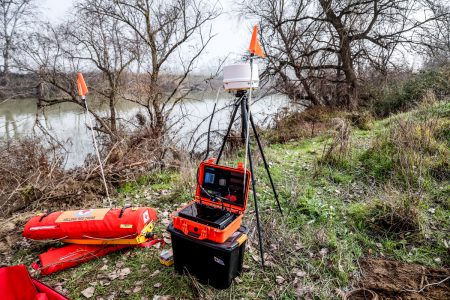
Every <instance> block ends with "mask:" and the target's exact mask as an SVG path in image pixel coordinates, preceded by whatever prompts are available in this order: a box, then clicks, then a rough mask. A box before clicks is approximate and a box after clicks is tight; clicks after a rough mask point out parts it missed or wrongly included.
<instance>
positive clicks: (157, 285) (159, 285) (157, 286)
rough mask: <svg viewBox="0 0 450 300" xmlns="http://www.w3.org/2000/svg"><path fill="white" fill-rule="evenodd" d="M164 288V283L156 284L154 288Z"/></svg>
mask: <svg viewBox="0 0 450 300" xmlns="http://www.w3.org/2000/svg"><path fill="white" fill-rule="evenodd" d="M161 286H162V283H160V282H158V283H155V284H154V285H153V287H154V288H157V289H158V288H160V287H161Z"/></svg>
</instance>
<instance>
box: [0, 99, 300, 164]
mask: <svg viewBox="0 0 450 300" xmlns="http://www.w3.org/2000/svg"><path fill="white" fill-rule="evenodd" d="M193 98H197V99H200V100H189V101H185V102H184V103H183V104H182V105H178V106H177V107H176V108H175V109H174V111H173V114H172V118H171V120H172V121H171V122H172V123H173V125H174V126H173V132H174V133H173V138H174V140H175V141H177V143H179V144H180V146H182V147H183V148H184V149H187V150H190V149H191V148H190V147H192V144H189V141H190V140H191V136H192V134H193V130H194V129H195V128H197V127H198V126H199V124H200V126H199V128H198V131H197V132H196V133H195V135H194V138H196V137H198V136H199V135H200V134H202V133H204V132H206V131H207V129H208V122H209V119H207V120H206V121H204V122H203V123H201V122H202V120H203V119H205V118H207V117H208V116H209V115H210V114H211V112H212V110H213V106H214V103H215V101H216V100H215V95H195V97H193ZM88 101H89V99H88ZM233 101H234V98H233V96H232V95H229V94H226V93H223V94H220V96H219V99H218V102H217V108H216V110H217V113H216V114H215V116H214V121H213V123H212V130H226V127H227V125H228V122H229V118H230V114H231V110H232V108H231V107H229V105H230V104H232V103H233ZM91 105H92V107H93V109H95V110H96V111H97V112H101V113H103V114H104V115H106V113H107V109H106V106H104V105H101V104H96V103H91ZM291 108H292V107H291ZM283 109H289V107H288V101H287V99H286V98H285V97H283V96H280V95H272V96H267V97H264V98H262V99H260V100H257V101H255V102H254V103H253V104H252V106H251V111H252V114H253V116H254V118H255V121H256V122H257V123H258V124H259V125H261V126H270V123H271V121H272V120H273V115H274V114H275V113H277V112H279V111H280V110H283ZM141 110H142V108H141V107H138V106H137V105H136V104H130V103H129V102H127V103H118V104H117V115H118V117H119V118H121V120H122V123H123V124H127V123H128V122H127V120H133V119H134V118H135V116H136V114H137V113H138V112H139V111H141ZM142 112H143V115H144V116H145V115H146V114H145V111H142ZM36 113H37V108H36V100H35V99H20V100H10V101H6V102H3V103H0V140H2V141H6V142H8V141H11V140H14V139H18V138H23V137H41V138H43V133H42V130H41V129H40V128H39V127H38V126H37V125H36V118H37V119H38V120H39V121H40V124H42V125H43V126H42V127H43V129H45V130H46V131H48V132H49V133H51V135H52V136H53V137H55V138H56V139H57V140H58V141H60V142H61V144H62V145H63V146H64V148H65V150H66V152H67V158H66V165H65V167H66V168H72V167H76V166H80V165H82V164H83V162H84V159H85V157H86V155H87V154H89V153H92V152H93V149H94V148H93V143H92V138H91V135H90V132H89V131H88V129H87V127H86V124H88V122H87V119H86V115H85V113H84V112H83V110H81V108H79V107H78V106H76V105H74V104H71V103H63V104H60V105H56V106H53V107H50V108H47V109H46V110H45V112H44V113H40V114H39V115H38V116H37V115H36ZM181 116H184V117H183V118H181V120H180V117H181ZM203 144H204V143H203Z"/></svg>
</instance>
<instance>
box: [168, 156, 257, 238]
mask: <svg viewBox="0 0 450 300" xmlns="http://www.w3.org/2000/svg"><path fill="white" fill-rule="evenodd" d="M244 174H245V172H244V167H243V165H242V163H239V164H238V167H237V168H231V167H226V166H220V165H216V164H215V163H214V159H210V160H208V161H206V162H202V163H200V166H199V169H198V174H197V188H196V192H195V199H194V201H192V202H190V203H189V204H188V205H186V206H185V207H183V208H181V209H180V210H178V211H176V212H175V213H174V214H173V215H172V219H173V226H174V228H175V229H178V230H180V231H182V232H183V233H184V234H185V235H188V236H190V237H193V238H195V239H199V240H210V241H213V242H216V243H223V242H225V241H226V240H227V239H228V238H229V237H230V236H231V235H232V234H233V233H234V232H235V231H236V230H238V229H239V227H240V226H241V223H242V217H243V213H244V211H245V209H246V207H247V198H248V188H249V182H250V172H249V171H248V170H247V174H246V175H245V176H244ZM244 177H245V184H244Z"/></svg>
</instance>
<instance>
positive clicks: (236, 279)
mask: <svg viewBox="0 0 450 300" xmlns="http://www.w3.org/2000/svg"><path fill="white" fill-rule="evenodd" d="M234 282H236V283H237V284H239V283H242V279H240V278H239V277H236V278H234Z"/></svg>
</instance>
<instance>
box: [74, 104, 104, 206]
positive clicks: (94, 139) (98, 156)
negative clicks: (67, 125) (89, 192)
mask: <svg viewBox="0 0 450 300" xmlns="http://www.w3.org/2000/svg"><path fill="white" fill-rule="evenodd" d="M81 99H82V100H84V105H85V107H86V117H87V119H88V122H89V127H90V128H91V134H92V141H93V142H94V148H95V153H96V154H97V159H98V163H99V167H100V173H101V175H102V179H103V185H104V186H105V192H106V198H107V199H108V203H109V207H110V208H111V207H112V203H111V199H110V198H109V192H108V185H107V184H106V179H105V172H104V171H103V164H102V159H101V158H100V152H99V151H98V146H97V139H96V138H95V134H94V126H93V124H92V118H91V116H90V114H89V108H88V103H87V100H86V97H84V96H83V97H81Z"/></svg>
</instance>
